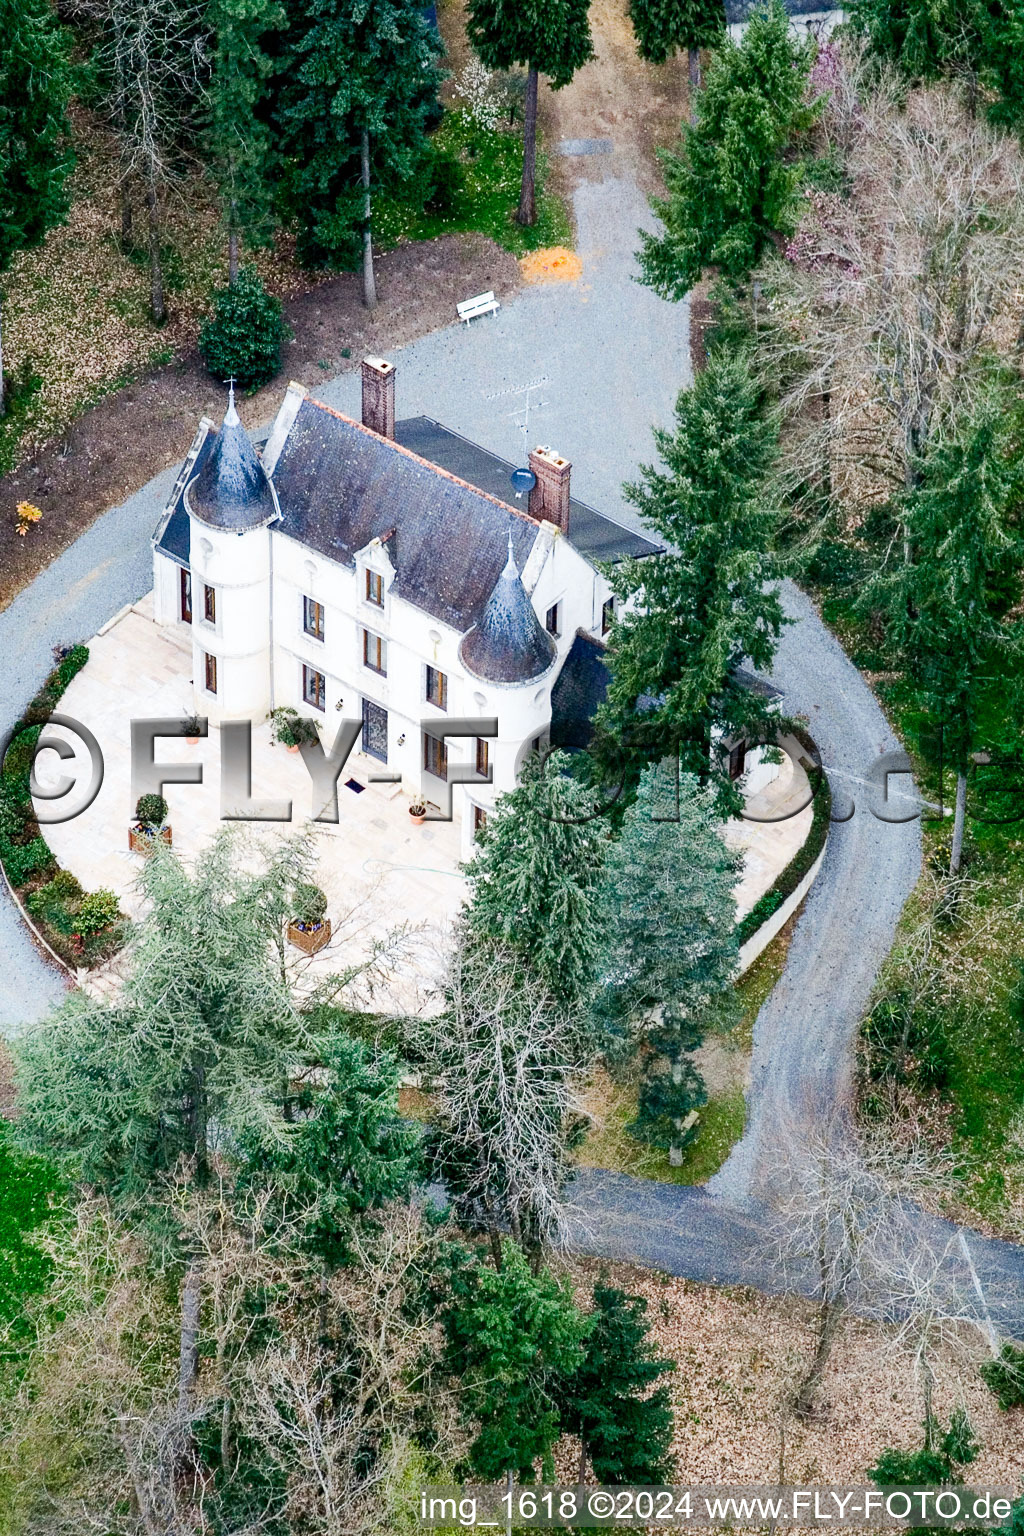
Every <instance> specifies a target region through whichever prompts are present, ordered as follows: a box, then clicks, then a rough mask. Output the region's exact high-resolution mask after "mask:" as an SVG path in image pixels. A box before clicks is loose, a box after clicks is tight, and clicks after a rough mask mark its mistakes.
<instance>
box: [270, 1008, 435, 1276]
mask: <svg viewBox="0 0 1024 1536" xmlns="http://www.w3.org/2000/svg"><path fill="white" fill-rule="evenodd" d="M317 1029H318V1031H319V1030H323V1029H325V1030H326V1033H324V1034H323V1035H322V1036H321V1037H320V1038H318V1040H317V1044H316V1058H315V1059H316V1064H317V1070H316V1074H315V1075H311V1076H310V1078H309V1080H308V1081H307V1082H305V1083H304V1084H303V1085H301V1087H300V1088H299V1090H298V1092H297V1093H296V1094H295V1096H294V1097H293V1098H292V1099H291V1100H290V1101H289V1105H288V1111H289V1114H290V1115H291V1116H292V1117H293V1122H292V1124H293V1128H292V1129H291V1131H290V1133H289V1135H288V1137H287V1138H286V1139H275V1140H274V1141H272V1142H266V1141H265V1140H264V1142H263V1143H262V1144H261V1143H260V1141H259V1140H258V1139H257V1140H256V1141H255V1142H253V1143H251V1144H250V1145H247V1146H246V1147H245V1150H246V1151H247V1153H248V1154H249V1164H248V1167H247V1168H246V1169H245V1170H244V1177H243V1182H244V1183H246V1184H252V1183H257V1184H263V1183H265V1182H267V1181H270V1182H272V1183H273V1184H276V1185H277V1186H278V1187H279V1188H280V1189H281V1191H282V1192H283V1193H284V1194H285V1196H286V1199H287V1203H288V1205H289V1207H290V1208H291V1209H293V1210H294V1209H298V1210H300V1211H306V1212H307V1213H308V1215H307V1217H306V1226H307V1247H308V1249H309V1251H310V1252H311V1253H314V1254H316V1255H317V1257H318V1258H320V1259H321V1260H322V1261H323V1263H324V1264H325V1265H326V1266H327V1268H328V1269H335V1268H337V1267H338V1266H339V1265H341V1264H344V1263H346V1262H347V1261H348V1258H349V1254H350V1246H351V1238H352V1230H353V1226H354V1225H355V1223H356V1222H357V1221H359V1220H360V1218H362V1217H364V1216H365V1215H366V1213H367V1212H369V1211H373V1210H379V1209H380V1207H382V1206H384V1205H386V1204H387V1203H388V1202H389V1201H392V1200H405V1199H408V1197H409V1193H410V1190H411V1189H412V1187H413V1185H414V1183H416V1182H417V1178H418V1175H419V1174H420V1171H421V1157H420V1137H419V1132H418V1130H417V1128H416V1127H415V1126H413V1125H410V1124H409V1123H408V1121H405V1120H403V1119H402V1118H401V1116H400V1115H399V1110H398V1085H399V1074H400V1069H399V1063H398V1061H397V1059H396V1058H395V1057H394V1056H392V1055H391V1054H390V1053H388V1052H382V1053H380V1054H371V1052H370V1051H369V1050H368V1048H367V1047H366V1046H365V1045H364V1044H363V1042H362V1041H361V1040H355V1039H352V1038H351V1036H349V1035H347V1034H345V1032H344V1030H343V1029H342V1028H340V1027H339V1025H338V1023H337V1022H333V1021H331V1020H328V1019H320V1020H318V1021H317Z"/></svg>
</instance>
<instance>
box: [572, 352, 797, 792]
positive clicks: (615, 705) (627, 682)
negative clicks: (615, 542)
mask: <svg viewBox="0 0 1024 1536" xmlns="http://www.w3.org/2000/svg"><path fill="white" fill-rule="evenodd" d="M675 417H676V424H675V429H674V431H671V432H669V431H662V430H658V431H656V432H655V434H654V440H655V444H656V446H657V449H658V452H659V455H660V457H661V460H662V463H663V465H664V468H663V469H655V468H650V467H646V466H645V467H644V468H643V470H642V473H641V479H640V480H639V482H637V483H636V484H634V485H629V486H627V487H626V495H627V497H628V499H629V500H630V501H631V502H632V503H633V505H634V506H635V507H636V508H637V509H638V510H639V511H640V513H641V514H642V515H643V517H644V519H645V520H646V521H647V522H648V523H650V524H651V525H652V526H653V527H654V529H655V530H656V531H657V532H658V533H659V534H660V535H661V536H662V538H664V539H665V541H666V543H667V544H668V545H669V549H668V550H667V551H666V552H665V553H664V554H660V555H654V556H651V557H649V558H647V559H644V560H642V561H624V562H623V563H622V564H621V565H619V566H615V567H613V568H612V570H611V571H610V573H609V578H608V579H609V581H610V583H611V585H612V587H613V589H614V591H615V593H616V596H617V597H619V598H620V599H622V606H620V608H619V614H618V616H617V618H616V620H615V622H614V624H613V626H612V631H611V635H610V637H609V647H608V659H609V664H610V668H611V681H610V684H609V687H608V694H607V698H606V700H605V702H604V703H603V704H602V706H601V708H600V709H599V711H598V714H597V722H596V723H597V734H596V737H595V745H594V748H593V751H594V754H595V756H596V757H597V759H598V762H599V765H602V766H604V767H605V769H606V771H607V772H608V773H609V774H613V775H614V776H615V777H616V779H617V780H618V779H619V778H623V779H624V780H625V782H626V784H627V787H631V786H633V785H635V783H636V780H637V777H638V775H639V772H640V769H641V768H642V767H643V766H644V764H645V763H647V762H650V761H653V760H657V759H661V758H663V757H671V758H675V757H676V756H679V758H680V760H681V763H682V766H683V769H684V770H685V771H686V772H689V773H695V774H696V775H697V776H698V777H699V778H702V779H703V778H707V776H708V774H709V773H711V772H713V770H712V766H711V764H712V738H713V733H714V732H715V731H719V732H721V733H722V734H723V735H724V736H726V737H730V738H731V737H736V736H740V735H743V734H744V733H746V732H748V731H750V730H756V729H758V728H759V727H760V726H762V725H763V724H764V723H765V721H766V718H767V711H766V706H765V704H764V701H763V700H762V699H761V698H759V697H758V695H757V694H756V693H754V692H753V691H752V690H751V689H749V688H746V687H744V686H743V684H742V681H741V680H740V679H739V678H737V676H736V668H737V667H738V665H739V663H740V662H741V661H742V660H743V659H744V658H747V660H748V661H749V662H750V664H751V665H752V666H754V667H755V668H756V669H758V670H760V671H765V670H767V669H768V668H769V667H770V665H771V661H772V656H773V655H774V651H775V643H776V640H777V638H778V635H779V632H780V630H781V627H782V624H783V622H784V615H783V611H782V605H781V603H780V601H779V598H778V595H777V592H776V591H775V590H774V588H772V587H770V586H766V583H771V581H772V579H773V577H775V576H776V575H777V574H778V568H777V564H776V561H775V557H774V555H773V552H772V547H773V540H774V532H775V524H776V502H775V497H774V492H773V485H772V466H773V463H774V460H775V456H776V451H777V429H776V425H775V423H774V421H773V420H772V419H770V418H769V417H768V416H766V414H765V412H764V410H763V407H762V403H761V398H760V394H759V391H758V388H757V385H756V384H755V382H754V380H753V378H752V377H751V373H750V367H749V362H748V359H747V357H746V356H745V355H744V354H743V353H738V354H736V355H730V354H728V353H727V352H725V351H724V350H723V349H720V348H717V349H715V350H714V351H713V352H712V354H711V356H710V357H709V359H708V365H707V367H706V368H705V369H704V370H703V371H702V372H701V373H700V374H699V375H698V377H697V379H696V381H695V382H694V384H693V386H692V388H691V389H688V390H684V391H683V392H682V393H681V394H680V396H679V399H678V401H677V404H676V411H675ZM715 778H716V783H717V785H718V788H719V792H720V796H721V797H722V799H723V803H724V804H726V805H728V806H730V807H732V808H735V805H736V797H735V793H734V791H732V789H731V786H730V785H729V782H728V779H727V776H725V775H724V774H722V773H720V772H718V773H716V774H715Z"/></svg>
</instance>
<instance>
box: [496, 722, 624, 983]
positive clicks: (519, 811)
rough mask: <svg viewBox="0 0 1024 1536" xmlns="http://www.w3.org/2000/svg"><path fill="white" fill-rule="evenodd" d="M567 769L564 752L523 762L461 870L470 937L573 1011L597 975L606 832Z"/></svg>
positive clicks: (587, 797) (592, 804)
mask: <svg viewBox="0 0 1024 1536" xmlns="http://www.w3.org/2000/svg"><path fill="white" fill-rule="evenodd" d="M569 767H570V759H569V758H568V757H567V755H566V754H565V753H564V752H553V753H551V754H550V756H548V757H547V759H546V760H545V759H541V758H539V757H532V758H528V759H527V761H526V762H525V764H524V765H523V771H522V773H521V775H520V780H519V783H518V785H517V786H516V788H515V789H513V790H510V791H509V792H508V793H507V794H504V795H502V796H501V798H500V799H499V801H498V805H497V809H496V811H495V813H494V815H493V816H491V817H489V819H488V821H487V825H486V826H485V827H484V828H483V830H482V831H481V833H480V836H479V839H478V842H477V851H476V855H475V857H474V859H473V860H472V862H471V863H470V864H468V865H467V866H466V873H467V874H468V875H469V878H470V894H469V900H468V903H467V909H466V915H467V923H468V926H469V929H470V932H471V933H472V934H473V935H475V936H476V937H477V938H489V939H492V940H495V941H497V942H499V943H501V944H505V945H507V946H508V948H509V949H510V950H512V951H513V952H514V953H517V954H519V955H520V956H521V957H522V960H523V963H524V965H525V967H526V968H527V969H528V970H530V971H532V972H533V973H534V974H535V975H536V976H537V978H538V979H539V980H540V982H541V984H542V985H543V987H544V988H545V989H546V990H547V991H548V992H549V993H550V994H551V996H552V997H553V998H554V999H555V1000H556V1001H557V1002H559V1003H562V1004H564V1005H566V1006H567V1007H570V1008H573V1007H577V1006H579V1004H580V1003H581V1002H582V1000H583V999H584V998H585V997H586V996H587V994H588V993H589V990H590V987H591V984H592V980H593V968H594V957H595V954H596V945H597V935H596V933H595V924H594V911H595V903H596V900H597V885H598V881H599V879H600V875H601V867H602V863H603V860H604V849H605V846H606V840H607V829H606V826H605V824H604V822H603V821H602V820H601V819H599V818H598V817H597V816H596V815H595V810H594V803H593V799H592V797H591V795H590V793H589V791H587V790H586V789H585V788H584V787H583V786H582V785H581V784H580V783H578V782H577V781H576V780H575V779H573V778H570V777H569V772H568V771H569Z"/></svg>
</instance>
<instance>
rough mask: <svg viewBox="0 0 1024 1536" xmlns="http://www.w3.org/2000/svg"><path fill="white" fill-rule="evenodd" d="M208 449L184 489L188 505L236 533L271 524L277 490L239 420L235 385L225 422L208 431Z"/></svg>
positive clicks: (203, 517) (206, 519) (205, 519)
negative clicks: (273, 487)
mask: <svg viewBox="0 0 1024 1536" xmlns="http://www.w3.org/2000/svg"><path fill="white" fill-rule="evenodd" d="M211 439H212V441H211ZM203 449H204V451H203V452H202V453H200V455H199V457H198V458H197V460H196V465H195V473H194V475H193V477H192V479H191V480H190V481H189V482H188V484H187V485H186V487H185V492H184V498H183V499H184V502H185V505H186V507H187V508H188V509H189V510H190V511H191V512H192V513H193V514H194V515H195V516H196V517H198V518H200V519H201V520H202V521H203V522H204V523H209V524H210V526H211V527H212V528H225V529H228V530H230V531H231V532H235V533H244V532H245V531H246V530H247V529H249V528H261V527H263V525H264V524H265V523H268V522H269V521H270V519H271V518H272V517H273V516H274V515H275V513H276V511H277V508H276V507H275V505H274V493H273V491H272V490H271V489H270V482H269V480H268V479H267V477H266V474H265V473H264V470H263V465H262V464H261V463H260V461H259V459H258V458H257V457H256V450H255V449H254V448H253V446H252V443H251V442H250V441H249V434H248V433H247V432H246V430H245V428H244V427H243V426H242V423H241V422H240V421H239V419H238V412H237V411H236V410H235V396H234V390H233V389H232V392H231V396H230V399H229V402H228V409H227V414H226V415H225V417H224V421H223V424H222V426H221V427H220V430H219V431H218V430H215V429H211V431H209V432H208V433H207V434H206V440H205V442H204V443H203Z"/></svg>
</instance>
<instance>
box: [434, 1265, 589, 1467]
mask: <svg viewBox="0 0 1024 1536" xmlns="http://www.w3.org/2000/svg"><path fill="white" fill-rule="evenodd" d="M588 1326H589V1319H587V1318H585V1317H584V1316H583V1314H582V1313H581V1312H580V1311H579V1309H578V1307H577V1306H576V1304H575V1302H574V1301H573V1298H572V1291H571V1289H570V1287H569V1285H568V1283H567V1282H566V1281H564V1280H556V1279H555V1278H554V1276H552V1275H551V1274H549V1273H548V1272H547V1271H546V1270H545V1271H543V1272H542V1273H541V1274H539V1275H534V1274H531V1272H530V1270H529V1268H528V1266H527V1263H526V1260H525V1259H524V1258H523V1256H522V1254H521V1253H520V1252H519V1250H518V1249H517V1248H516V1247H515V1246H514V1245H513V1244H512V1243H506V1244H505V1245H504V1259H503V1262H502V1266H501V1269H500V1270H495V1269H492V1268H491V1267H490V1265H488V1264H483V1263H481V1262H479V1261H475V1262H474V1261H468V1262H467V1261H465V1260H464V1261H463V1262H462V1263H461V1264H458V1265H457V1266H456V1267H455V1268H454V1270H453V1273H452V1280H451V1301H450V1303H449V1305H448V1308H447V1311H446V1313H445V1317H444V1329H445V1337H446V1364H447V1367H448V1369H449V1370H450V1371H451V1372H452V1374H453V1375H455V1376H457V1377H458V1380H459V1392H458V1397H459V1407H460V1410H461V1412H462V1414H463V1416H464V1418H465V1419H466V1421H467V1422H468V1423H469V1424H472V1425H475V1426H476V1430H477V1432H476V1436H475V1438H474V1440H473V1443H472V1445H471V1446H470V1449H469V1465H470V1467H471V1469H472V1470H473V1472H475V1473H476V1474H477V1476H479V1477H482V1478H485V1479H487V1480H489V1481H490V1480H497V1479H499V1478H500V1479H504V1478H505V1477H506V1476H508V1475H509V1474H516V1475H518V1476H519V1477H520V1478H521V1479H525V1480H527V1481H530V1480H532V1478H533V1475H534V1462H536V1461H538V1460H544V1461H549V1459H550V1456H551V1450H552V1447H553V1446H554V1443H555V1441H556V1440H557V1439H558V1436H559V1433H560V1429H561V1425H560V1420H559V1414H558V1391H559V1387H560V1384H561V1382H562V1380H563V1379H564V1378H565V1377H567V1376H570V1375H572V1373H573V1372H574V1371H575V1370H576V1369H577V1368H578V1367H579V1365H580V1364H581V1363H582V1346H583V1340H584V1338H585V1337H586V1334H587V1329H588ZM549 1480H553V1478H551V1479H549Z"/></svg>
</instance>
